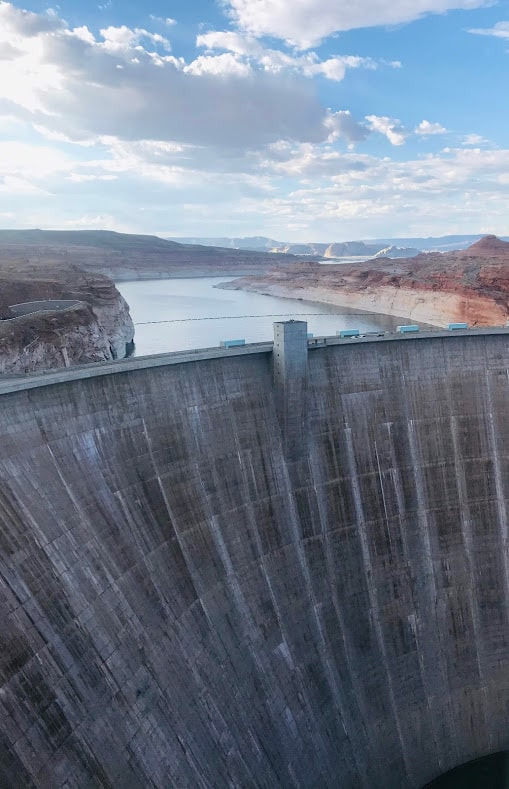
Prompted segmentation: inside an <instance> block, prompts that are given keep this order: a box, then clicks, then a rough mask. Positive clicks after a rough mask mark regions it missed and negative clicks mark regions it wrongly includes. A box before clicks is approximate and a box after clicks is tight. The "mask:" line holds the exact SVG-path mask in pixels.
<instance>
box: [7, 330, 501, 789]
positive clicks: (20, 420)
mask: <svg viewBox="0 0 509 789" xmlns="http://www.w3.org/2000/svg"><path fill="white" fill-rule="evenodd" d="M258 350H259V351H260V352H258V353H249V352H248V351H247V349H238V351H235V352H224V351H223V352H221V351H219V350H217V351H216V352H215V356H216V358H210V357H209V358H203V359H198V360H196V361H190V360H187V359H183V358H181V359H180V362H182V363H173V364H168V363H164V361H163V360H161V359H160V364H157V363H152V364H148V363H146V364H143V363H140V364H139V369H136V367H134V366H133V362H134V363H136V361H138V362H140V360H132V362H119V363H115V364H113V365H106V366H105V367H104V370H105V371H106V370H108V373H107V374H106V372H105V373H104V374H98V375H95V376H94V377H86V376H87V370H85V371H84V372H83V375H82V376H81V377H80V378H79V379H77V378H76V375H77V374H78V372H79V371H72V370H70V371H65V372H62V373H60V374H59V375H60V376H61V377H60V378H59V379H52V380H51V384H52V385H51V386H49V385H40V384H37V383H36V384H35V385H34V387H33V388H30V387H29V386H25V387H24V388H20V387H21V386H22V384H23V380H22V379H19V380H18V381H17V382H16V379H13V383H12V382H11V385H12V387H13V388H11V389H10V390H9V384H8V383H5V384H4V388H3V392H4V394H2V396H1V397H0V416H1V419H0V477H1V480H2V486H1V488H0V547H1V554H0V590H1V595H2V600H3V604H2V609H1V613H2V617H3V619H2V635H3V640H4V648H3V649H2V651H1V653H0V785H2V786H3V785H5V786H7V787H9V786H12V787H17V786H19V785H20V782H21V784H22V785H23V786H36V787H51V788H52V789H54V787H64V786H65V787H66V788H67V787H80V789H81V787H93V786H111V787H140V789H141V787H146V786H148V785H153V786H155V787H161V788H162V787H169V786H171V787H179V789H180V787H193V788H194V787H199V788H202V789H210V787H216V786H232V787H244V786H256V787H267V789H268V788H269V787H274V786H281V787H316V786H320V787H330V789H332V788H333V787H334V789H335V788H336V787H337V786H338V785H339V786H341V787H342V789H349V788H350V787H351V788H352V789H353V787H365V788H366V789H372V788H373V787H384V789H392V788H393V787H394V788H396V787H401V789H403V788H406V787H415V788H416V789H417V788H418V787H420V786H422V785H423V784H425V783H426V782H427V781H429V780H431V779H432V778H433V777H435V776H436V775H438V774H440V773H441V772H444V771H446V770H448V769H450V768H452V767H453V766H455V765H457V764H460V763H462V762H465V761H467V760H469V759H473V758H475V757H477V756H480V755H484V754H486V753H490V752H494V751H498V750H503V749H507V748H508V747H509V726H508V709H509V627H508V625H509V622H508V616H509V613H508V612H509V568H508V545H507V511H508V505H509V408H508V395H509V378H508V370H509V337H508V335H507V333H503V332H500V333H492V334H486V333H483V334H481V335H475V334H473V333H470V334H467V333H460V332H458V333H455V334H454V336H449V335H446V334H444V336H439V335H436V336H431V335H430V336H428V337H411V338H410V337H407V338H404V339H400V340H399V341H398V342H392V341H391V342H388V341H384V340H382V339H380V341H378V339H377V340H375V341H373V342H357V341H354V342H352V341H348V340H347V341H338V342H334V343H333V344H331V345H327V346H325V347H316V348H314V349H313V351H312V352H309V354H308V360H307V365H308V369H309V373H308V376H307V381H306V408H307V429H306V434H305V441H304V440H303V443H302V451H301V453H300V455H299V457H298V458H297V459H295V457H294V456H292V457H291V458H289V457H288V452H287V447H286V449H285V440H284V429H283V427H284V426H283V425H282V423H281V411H280V405H278V402H277V382H276V387H275V385H274V371H273V368H272V360H271V354H270V352H269V351H270V348H269V349H267V348H265V347H264V348H259V349H258ZM184 361H185V363H183V362H184ZM117 365H118V366H117ZM87 369H89V370H90V369H92V368H87ZM115 369H116V370H117V371H118V372H117V373H116V374H110V373H111V371H112V370H115ZM39 378H44V380H45V381H46V383H47V382H48V379H47V377H45V376H40V377H39ZM25 383H26V381H25ZM18 385H19V386H18ZM16 386H18V388H20V390H19V391H15V389H16ZM297 466H298V468H297Z"/></svg>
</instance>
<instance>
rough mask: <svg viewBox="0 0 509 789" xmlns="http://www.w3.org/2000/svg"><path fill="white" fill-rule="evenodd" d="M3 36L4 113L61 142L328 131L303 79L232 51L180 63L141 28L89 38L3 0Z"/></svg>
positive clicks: (316, 136) (250, 141) (314, 136)
mask: <svg viewBox="0 0 509 789" xmlns="http://www.w3.org/2000/svg"><path fill="white" fill-rule="evenodd" d="M25 27H26V28H27V31H28V32H26V31H25ZM2 41H7V42H9V43H10V44H12V46H13V47H14V48H15V49H16V50H19V52H20V55H17V53H16V52H14V53H13V52H11V53H10V54H11V55H13V59H11V60H8V61H0V101H1V100H2V99H3V100H5V101H8V102H10V105H9V106H10V110H9V114H13V112H14V111H15V110H16V112H17V117H23V118H24V119H25V120H28V116H30V115H31V120H32V122H33V123H34V124H37V125H38V126H39V128H43V127H44V128H46V129H48V131H49V132H50V133H52V134H57V135H62V136H64V137H67V138H68V139H70V140H76V141H87V140H90V139H94V138H98V137H101V136H110V137H120V138H124V139H131V140H136V139H156V140H167V141H173V142H183V143H191V144H194V145H212V146H221V147H232V146H233V147H244V148H246V147H247V148H249V147H257V146H263V145H265V144H267V143H270V142H273V141H275V140H278V139H281V138H283V139H286V138H288V139H295V140H301V141H309V142H318V141H320V140H324V139H326V137H327V135H328V133H329V132H328V130H327V128H326V127H325V120H326V118H327V111H326V110H325V108H323V107H322V106H321V104H320V101H319V99H318V96H317V95H316V93H315V90H314V88H313V86H312V85H311V83H308V82H307V81H306V82H303V81H302V80H300V81H299V80H297V79H296V78H294V77H293V75H292V74H290V75H288V74H284V73H281V74H280V73H279V72H278V71H276V70H275V67H274V69H272V70H271V69H270V68H269V67H268V66H267V68H265V69H264V70H263V71H260V70H258V71H257V72H256V73H255V74H252V73H251V68H250V66H249V64H248V63H244V62H242V61H241V60H239V59H238V58H236V57H235V55H234V54H233V55H232V54H231V53H225V54H221V55H218V56H216V57H214V56H210V57H209V56H207V55H205V56H201V57H199V58H197V59H196V60H195V61H193V62H192V63H191V64H188V65H186V63H185V62H184V61H183V60H182V59H181V58H176V57H173V56H172V55H166V54H161V53H160V52H157V51H150V49H147V48H145V47H144V46H143V42H144V41H145V42H148V44H149V45H150V44H155V45H156V46H157V47H159V48H161V49H164V48H167V46H168V42H167V40H166V39H165V38H164V37H161V36H159V35H158V34H153V33H151V32H150V31H147V30H145V29H143V28H135V29H131V28H128V27H126V26H119V27H106V28H104V29H103V30H102V31H101V36H100V37H98V38H97V39H96V38H95V37H94V36H93V35H92V34H91V32H90V31H89V30H88V28H86V27H83V26H82V27H78V28H76V29H74V30H71V29H70V28H69V27H67V26H66V24H65V23H64V22H63V21H62V20H59V19H58V18H54V17H51V18H50V17H47V16H46V15H37V14H28V13H26V12H22V11H20V10H19V9H17V8H15V7H14V6H13V5H11V4H10V3H6V2H2V3H0V43H1V42H2ZM359 63H360V61H359ZM347 65H348V63H347ZM349 65H350V66H352V67H353V66H354V65H355V62H354V61H350V62H349ZM304 66H305V67H306V68H308V69H309V70H311V71H312V70H313V69H315V68H317V67H318V66H319V64H317V62H316V61H315V59H314V58H308V60H307V61H306V63H305V64H304ZM304 66H303V67H304ZM325 68H328V67H327V66H326V67H325ZM330 68H332V65H330ZM336 68H338V66H336ZM16 108H17V109H16Z"/></svg>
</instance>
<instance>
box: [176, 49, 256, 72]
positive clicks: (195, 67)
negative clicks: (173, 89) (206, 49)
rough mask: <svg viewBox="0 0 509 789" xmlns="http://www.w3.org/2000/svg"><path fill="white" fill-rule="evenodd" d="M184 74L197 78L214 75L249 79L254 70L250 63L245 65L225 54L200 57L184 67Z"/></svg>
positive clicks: (229, 54) (227, 53) (228, 53)
mask: <svg viewBox="0 0 509 789" xmlns="http://www.w3.org/2000/svg"><path fill="white" fill-rule="evenodd" d="M184 72H185V73H186V74H194V75H195V76H202V75H204V74H212V75H215V76H233V77H248V76H249V75H250V74H252V69H251V66H250V65H249V63H244V62H242V61H241V60H239V58H237V57H235V55H232V54H231V53H230V52H225V53H223V54H222V55H214V56H212V57H208V56H207V55H200V57H198V58H196V60H193V61H192V63H190V64H189V65H188V66H185V67H184Z"/></svg>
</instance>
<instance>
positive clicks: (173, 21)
mask: <svg viewBox="0 0 509 789" xmlns="http://www.w3.org/2000/svg"><path fill="white" fill-rule="evenodd" d="M150 19H151V20H152V22H157V23H158V24H160V25H166V27H172V26H173V25H176V24H177V20H176V19H172V18H171V17H169V16H167V17H161V16H155V14H150Z"/></svg>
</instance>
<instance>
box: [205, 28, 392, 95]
mask: <svg viewBox="0 0 509 789" xmlns="http://www.w3.org/2000/svg"><path fill="white" fill-rule="evenodd" d="M196 45H197V46H199V47H206V48H207V49H208V50H211V51H212V50H215V49H224V50H227V51H229V52H233V53H234V54H235V55H236V56H238V57H242V58H244V59H245V62H246V63H255V64H257V65H258V66H260V67H261V68H262V69H264V70H265V71H268V72H271V73H273V74H278V73H280V72H284V71H288V72H293V73H295V74H303V75H304V76H305V77H314V76H316V75H322V76H323V77H325V78H326V79H330V80H333V81H335V82H341V80H343V79H344V77H345V74H346V71H347V69H354V68H367V69H376V68H377V63H376V61H374V60H373V59H372V58H367V57H359V56H357V55H335V56H333V57H330V58H328V59H327V60H320V58H319V57H318V55H317V54H316V52H307V53H306V54H305V55H296V54H295V53H291V54H288V53H287V52H283V51H281V50H279V49H268V48H266V47H264V46H263V45H262V44H261V43H260V42H259V41H258V40H257V39H256V38H255V37H254V36H250V35H245V34H242V33H234V32H232V31H212V32H209V33H204V34H202V35H199V36H198V37H197V39H196ZM384 65H390V66H391V67H396V64H395V63H390V64H384ZM191 66H192V64H191Z"/></svg>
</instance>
